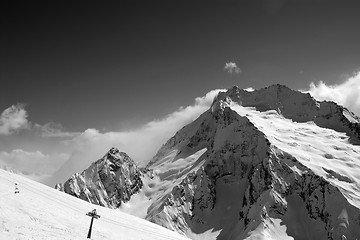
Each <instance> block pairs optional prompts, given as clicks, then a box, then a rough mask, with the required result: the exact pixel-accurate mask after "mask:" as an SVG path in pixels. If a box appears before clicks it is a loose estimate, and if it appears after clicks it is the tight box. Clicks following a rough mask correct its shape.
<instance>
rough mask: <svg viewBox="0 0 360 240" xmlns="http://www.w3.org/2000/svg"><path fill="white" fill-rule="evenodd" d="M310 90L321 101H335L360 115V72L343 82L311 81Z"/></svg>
mask: <svg viewBox="0 0 360 240" xmlns="http://www.w3.org/2000/svg"><path fill="white" fill-rule="evenodd" d="M307 92H309V93H310V94H311V95H312V96H313V97H314V98H315V99H317V100H319V101H324V100H327V101H334V102H337V103H338V104H340V105H343V106H345V107H346V108H348V109H349V110H350V111H353V112H354V113H355V114H356V115H357V116H360V72H358V73H356V74H354V75H353V76H352V77H350V78H348V79H347V80H346V81H345V82H343V83H341V84H334V85H326V83H324V82H323V81H320V82H318V83H317V84H315V83H313V82H312V83H311V84H310V87H309V90H308V91H307Z"/></svg>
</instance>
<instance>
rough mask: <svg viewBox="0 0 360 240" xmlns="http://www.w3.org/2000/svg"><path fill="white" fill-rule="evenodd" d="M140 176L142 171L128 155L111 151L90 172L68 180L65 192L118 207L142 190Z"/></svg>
mask: <svg viewBox="0 0 360 240" xmlns="http://www.w3.org/2000/svg"><path fill="white" fill-rule="evenodd" d="M141 175H142V173H141V171H140V169H139V168H138V167H137V166H136V164H135V163H134V161H133V160H132V159H131V158H130V157H129V156H128V155H127V154H126V153H124V152H120V151H119V150H118V149H116V148H111V149H110V151H109V152H108V153H107V154H105V156H104V157H102V158H101V159H99V160H98V161H96V162H94V163H92V164H91V166H90V167H89V168H88V169H86V170H84V171H83V172H82V173H81V174H79V173H76V174H74V175H73V176H72V177H71V178H70V179H68V180H67V181H66V182H65V183H64V185H63V189H64V192H66V193H68V194H71V195H73V196H75V197H78V198H81V199H83V200H85V201H88V202H91V203H93V204H97V205H100V206H106V207H110V208H117V207H119V206H120V205H121V203H122V202H127V201H129V200H130V198H131V196H132V195H133V194H135V193H137V192H139V191H140V189H141V187H142V185H143V182H142V180H141ZM59 188H61V186H59Z"/></svg>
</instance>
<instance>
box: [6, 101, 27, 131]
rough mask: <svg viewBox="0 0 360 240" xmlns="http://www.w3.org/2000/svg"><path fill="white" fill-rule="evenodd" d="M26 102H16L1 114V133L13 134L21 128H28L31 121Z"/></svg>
mask: <svg viewBox="0 0 360 240" xmlns="http://www.w3.org/2000/svg"><path fill="white" fill-rule="evenodd" d="M24 107H25V105H24V104H16V105H12V106H11V107H9V108H7V109H5V110H4V111H3V112H2V114H1V116H0V135H11V134H13V133H15V132H17V131H19V130H21V129H28V128H29V127H30V123H29V122H28V120H27V117H28V114H27V112H26V110H25V109H24Z"/></svg>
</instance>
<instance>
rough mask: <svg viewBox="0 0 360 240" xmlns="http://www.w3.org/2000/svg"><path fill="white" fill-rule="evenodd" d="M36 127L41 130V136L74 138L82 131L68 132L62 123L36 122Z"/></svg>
mask: <svg viewBox="0 0 360 240" xmlns="http://www.w3.org/2000/svg"><path fill="white" fill-rule="evenodd" d="M34 129H37V130H40V132H41V136H42V137H45V138H54V137H58V138H73V137H76V136H78V135H80V134H81V133H80V132H68V131H66V130H65V128H64V127H63V126H62V125H61V124H60V123H55V122H48V123H46V124H44V125H40V124H37V123H35V124H34Z"/></svg>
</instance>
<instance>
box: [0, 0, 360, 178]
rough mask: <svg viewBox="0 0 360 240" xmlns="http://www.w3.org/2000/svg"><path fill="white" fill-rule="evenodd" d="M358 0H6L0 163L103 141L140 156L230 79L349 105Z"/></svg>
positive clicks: (44, 161)
mask: <svg viewBox="0 0 360 240" xmlns="http://www.w3.org/2000/svg"><path fill="white" fill-rule="evenodd" d="M359 8H360V3H359V1H352V0H312V1H310V0H302V1H295V0H251V1H250V0H248V1H245V0H243V1H242V0H221V1H220V0H219V1H213V0H206V1H202V0H192V1H190V0H183V1H173V0H167V1H160V0H154V1H145V0H143V1H141V0H138V1H117V2H116V3H99V2H92V1H87V2H81V3H80V2H79V3H76V2H75V3H74V2H73V1H72V2H67V1H64V2H63V1H62V2H58V1H57V2H54V1H50V2H49V1H48V2H36V3H35V2H25V1H24V2H21V1H20V2H16V3H14V4H12V5H9V6H7V7H6V8H4V9H3V13H2V14H1V22H0V27H1V29H2V37H1V38H0V51H1V54H0V82H1V94H0V113H1V115H0V164H3V165H8V166H11V167H14V168H17V169H20V170H23V171H27V172H29V173H38V174H51V173H53V172H55V171H56V170H57V169H58V168H59V167H61V166H62V165H63V164H64V163H65V162H66V161H68V160H69V159H70V160H72V161H73V162H76V161H78V162H79V166H78V168H80V167H84V166H85V163H84V164H80V162H86V163H88V162H89V161H90V162H91V161H95V160H96V159H98V158H99V157H101V156H102V155H104V154H105V152H106V151H107V149H110V147H112V146H115V147H118V148H119V149H120V150H124V151H128V152H129V154H130V156H131V157H133V158H134V159H135V160H136V161H139V162H143V161H147V160H150V159H151V157H152V156H153V154H154V153H155V152H156V150H157V148H158V147H160V146H161V145H162V144H163V143H164V141H166V140H167V139H168V138H169V137H171V136H172V134H174V133H175V132H176V131H177V130H178V129H180V128H181V127H182V126H183V125H185V124H186V123H188V122H190V121H192V120H194V119H195V118H196V117H197V116H198V115H199V114H201V113H202V112H203V111H205V110H206V109H207V108H208V107H209V105H210V104H211V101H212V98H213V97H214V96H215V95H216V93H217V91H218V90H220V89H227V88H230V87H232V86H233V85H237V86H239V87H240V88H249V87H252V88H255V89H258V88H261V87H265V86H269V85H271V84H275V83H280V84H284V85H287V86H288V87H290V88H292V89H299V90H303V91H310V92H311V93H312V94H313V96H314V97H316V98H317V99H319V100H332V101H337V102H339V103H340V104H342V105H345V106H346V107H348V108H349V109H350V110H352V111H354V112H355V113H357V114H358V115H360V98H359V97H358V96H360V75H359V74H358V73H359V71H360V44H359V42H360V31H359V30H358V29H359V28H360V26H359V25H360V14H359ZM139 145H141V146H139ZM83 159H86V161H85V160H83ZM80 170H81V169H80ZM69 171H70V170H69Z"/></svg>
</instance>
